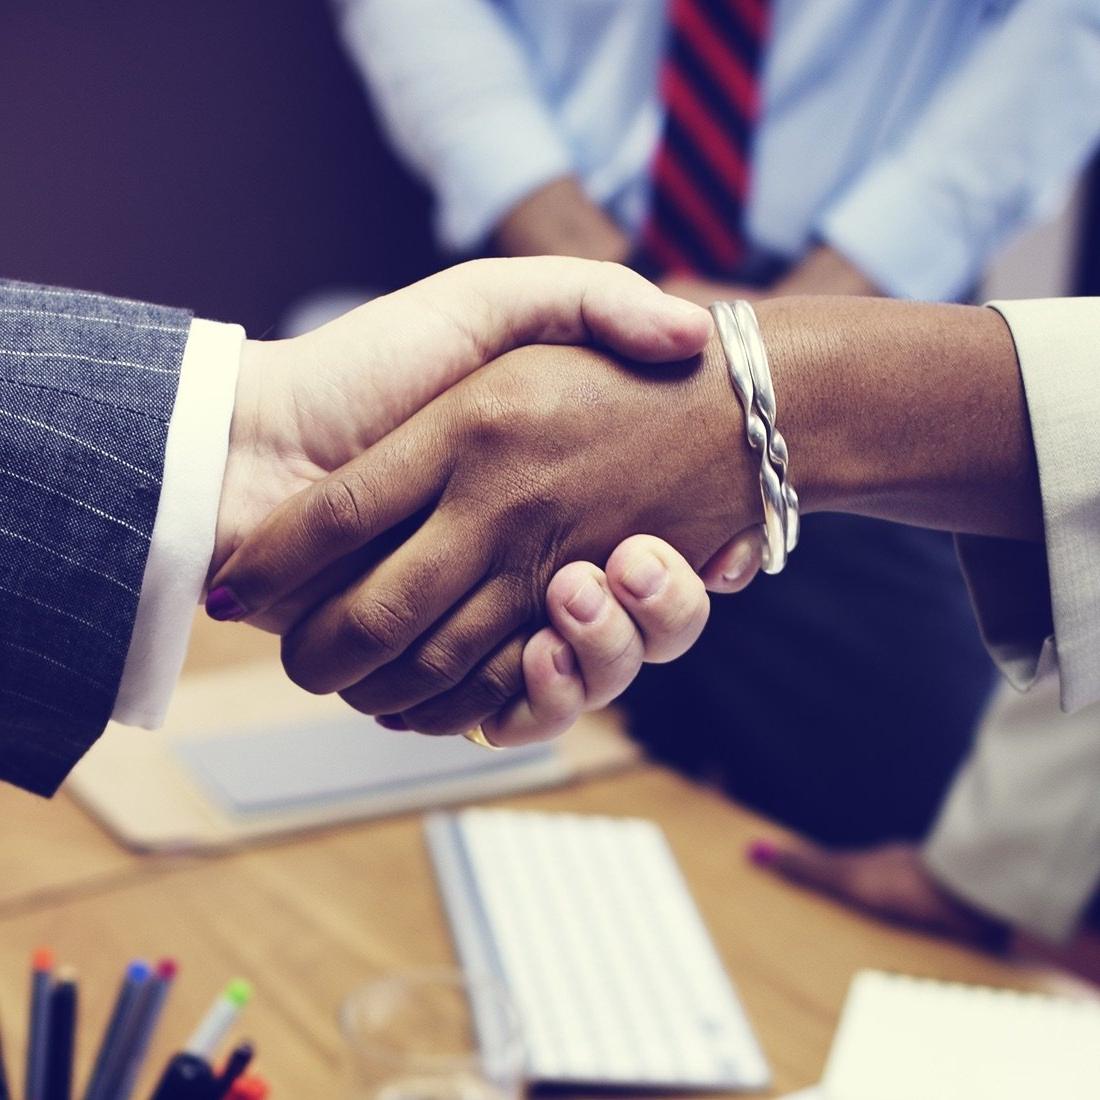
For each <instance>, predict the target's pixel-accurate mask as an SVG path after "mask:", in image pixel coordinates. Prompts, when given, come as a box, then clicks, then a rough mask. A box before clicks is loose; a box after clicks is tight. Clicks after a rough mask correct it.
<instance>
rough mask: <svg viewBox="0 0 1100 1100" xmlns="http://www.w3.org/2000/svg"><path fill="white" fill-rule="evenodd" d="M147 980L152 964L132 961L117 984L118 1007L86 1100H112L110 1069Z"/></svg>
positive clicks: (102, 1045) (110, 1022) (113, 1011)
mask: <svg viewBox="0 0 1100 1100" xmlns="http://www.w3.org/2000/svg"><path fill="white" fill-rule="evenodd" d="M148 980H149V967H148V965H147V964H146V963H143V962H141V960H137V961H135V962H132V963H130V965H129V966H128V967H127V968H126V973H125V974H124V975H123V978H122V983H121V984H120V985H119V987H118V996H117V997H116V998H115V1007H114V1009H113V1010H112V1012H111V1018H110V1020H109V1021H108V1023H107V1029H106V1031H104V1033H103V1040H102V1042H101V1043H100V1046H99V1053H98V1054H97V1055H96V1060H95V1067H94V1068H93V1069H92V1076H91V1079H90V1080H89V1082H88V1088H87V1090H86V1091H85V1093H84V1100H111V1094H110V1093H109V1092H108V1091H107V1089H106V1086H107V1084H108V1081H107V1072H108V1070H109V1069H110V1068H111V1066H112V1063H113V1062H114V1060H115V1059H116V1058H117V1051H118V1047H119V1043H120V1042H121V1041H122V1039H123V1037H124V1036H125V1034H126V1031H127V1028H128V1027H129V1025H130V1020H131V1013H132V1012H133V1010H134V1006H135V1005H136V1003H137V1000H138V994H139V993H140V992H141V989H142V986H144V985H145V983H146V982H147V981H148Z"/></svg>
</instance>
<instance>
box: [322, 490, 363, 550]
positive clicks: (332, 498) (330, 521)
mask: <svg viewBox="0 0 1100 1100" xmlns="http://www.w3.org/2000/svg"><path fill="white" fill-rule="evenodd" d="M368 500H369V495H368V493H367V490H366V486H365V485H364V483H363V482H362V480H361V479H358V478H355V477H354V475H352V474H350V473H348V474H344V475H342V476H340V477H335V478H328V479H326V480H325V481H322V482H321V483H320V484H319V485H318V487H317V497H316V503H315V508H316V513H317V522H318V526H319V527H320V528H321V529H322V530H323V531H324V532H325V534H326V537H328V538H332V537H335V538H337V539H338V540H340V541H342V542H354V541H356V540H357V539H358V538H359V537H360V535H361V534H362V533H363V532H364V531H366V530H369V526H370V524H369V518H370V507H369V504H368Z"/></svg>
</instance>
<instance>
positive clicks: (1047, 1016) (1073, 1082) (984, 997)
mask: <svg viewBox="0 0 1100 1100" xmlns="http://www.w3.org/2000/svg"><path fill="white" fill-rule="evenodd" d="M821 1095H822V1096H823V1098H824V1100H932V1098H934V1100H1035V1098H1036V1097H1052V1098H1054V1097H1057V1100H1097V1098H1098V1097H1100V1001H1096V1000H1073V999H1070V998H1068V997H1054V996H1049V995H1045V994H1041V993H1019V992H1015V991H1012V990H1005V989H988V988H985V987H982V986H970V985H958V984H954V983H947V982H937V981H931V980H928V979H923V978H910V977H905V976H903V975H900V974H886V973H883V972H881V971H876V970H864V971H861V972H860V973H859V974H857V975H856V977H855V978H854V980H853V981H852V986H851V989H850V990H849V992H848V999H847V1001H846V1002H845V1005H844V1011H843V1014H842V1016H841V1020H840V1027H839V1028H838V1030H837V1034H836V1038H835V1039H834V1041H833V1047H832V1051H831V1053H830V1055H829V1060H828V1063H827V1065H826V1068H825V1077H824V1080H823V1081H822V1084H821Z"/></svg>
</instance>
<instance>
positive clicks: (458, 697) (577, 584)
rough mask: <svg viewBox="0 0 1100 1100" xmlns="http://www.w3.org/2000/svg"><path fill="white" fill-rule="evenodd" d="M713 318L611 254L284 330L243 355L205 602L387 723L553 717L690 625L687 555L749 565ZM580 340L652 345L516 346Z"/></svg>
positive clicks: (523, 728)
mask: <svg viewBox="0 0 1100 1100" xmlns="http://www.w3.org/2000/svg"><path fill="white" fill-rule="evenodd" d="M709 333H710V325H709V318H708V317H707V315H706V314H705V312H703V311H701V310H697V309H695V308H693V307H690V306H688V305H686V304H685V303H682V302H678V301H677V300H675V299H670V298H668V297H666V296H664V295H662V294H661V293H660V292H659V291H658V290H656V288H654V287H652V286H650V285H649V284H647V283H645V281H644V280H641V279H640V278H639V277H637V276H635V275H634V274H633V273H630V272H628V271H626V270H625V269H622V268H618V267H614V266H612V265H604V264H593V263H587V262H585V261H576V260H561V259H541V260H510V261H481V262H478V263H475V264H471V265H462V266H460V267H458V268H454V269H451V270H450V271H448V272H445V273H443V274H442V275H440V276H436V277H434V279H429V280H425V281H424V282H423V283H420V284H416V285H415V286H414V287H410V288H407V289H406V290H405V291H401V292H398V294H395V295H391V296H389V297H388V298H385V299H380V300H378V301H377V302H374V303H371V304H370V305H368V306H365V307H362V308H361V309H360V310H357V311H355V312H354V313H352V314H350V315H348V317H346V318H343V319H341V320H340V321H338V322H335V323H334V324H333V325H331V326H326V327H325V328H323V329H320V330H318V331H317V332H316V333H314V334H310V335H309V336H308V337H304V338H299V340H298V341H291V342H288V345H287V346H279V345H276V348H277V351H276V352H275V354H274V355H272V354H270V353H268V354H267V356H266V361H265V362H264V363H263V365H262V367H263V373H262V375H261V374H260V373H259V365H258V364H257V363H255V362H254V361H250V360H249V359H247V358H246V362H245V365H244V367H243V368H242V385H241V389H240V390H239V394H238V413H237V414H236V416H235V422H234V437H235V440H234V445H233V446H232V447H231V456H232V458H231V463H230V470H229V471H228V473H227V494H226V501H227V503H226V504H225V505H224V506H223V514H224V515H225V523H224V524H221V525H219V552H218V553H217V554H216V556H215V564H216V565H218V566H220V567H219V568H218V569H217V575H216V576H215V577H214V580H213V583H212V592H211V604H212V605H214V609H215V610H219V609H220V610H222V611H224V609H226V608H227V607H228V608H229V609H230V610H231V612H232V615H231V617H236V618H247V619H248V620H249V621H252V622H255V623H257V624H258V625H263V626H266V627H268V628H270V629H276V630H278V631H279V632H280V633H282V634H283V635H284V642H283V661H284V665H285V667H286V669H287V672H288V673H289V675H290V676H291V678H292V679H293V680H294V681H295V682H296V683H298V684H300V685H301V686H302V687H304V688H306V689H307V690H310V691H314V692H334V691H335V692H339V693H340V695H341V696H342V697H343V698H344V699H345V700H346V701H347V702H348V703H350V704H351V705H352V706H353V707H355V708H356V709H359V710H362V711H364V712H367V713H371V714H377V715H381V716H383V721H385V722H386V723H387V724H390V725H392V726H397V727H408V728H413V729H417V730H421V731H424V732H431V733H453V732H457V731H461V730H463V729H466V728H469V727H470V726H472V725H475V724H477V723H482V724H484V725H485V728H486V732H487V733H488V734H489V736H490V737H491V739H492V740H494V741H495V742H497V743H500V744H511V743H519V742H521V741H526V740H531V739H533V738H537V737H543V736H548V735H551V734H553V733H557V732H559V731H560V730H561V729H562V728H564V727H565V726H567V725H569V724H571V722H572V721H573V720H574V718H575V717H576V714H577V713H578V712H579V711H580V710H581V709H584V708H587V707H594V706H601V705H604V704H606V703H607V702H608V701H610V699H611V698H613V697H614V696H615V695H617V694H619V693H620V692H621V691H622V690H623V689H624V688H625V687H626V686H627V684H628V683H629V680H630V679H632V678H633V676H634V675H635V673H636V672H637V670H638V667H639V666H640V663H641V661H642V660H643V659H645V660H667V659H671V658H672V657H674V656H677V655H679V653H681V652H683V651H684V650H685V649H686V648H687V647H688V646H690V644H691V643H692V642H693V641H694V640H695V638H696V637H697V636H698V633H699V632H700V631H701V629H702V626H703V623H704V622H705V618H706V612H707V601H706V596H705V593H704V591H703V585H702V582H701V581H700V580H699V578H698V577H697V575H696V573H695V571H694V569H693V568H692V567H695V569H705V570H706V572H707V575H708V577H710V578H711V580H712V582H713V586H715V587H727V588H734V587H738V586H739V585H740V584H741V583H743V580H744V579H747V577H748V576H749V575H751V572H752V567H753V565H754V564H755V563H754V561H753V560H752V556H751V554H748V555H746V553H745V548H744V546H741V547H738V548H737V549H735V550H731V549H730V548H729V547H728V546H727V545H726V544H727V539H728V537H729V535H730V533H731V532H732V531H737V530H740V529H741V528H743V527H748V526H749V525H750V524H751V522H752V519H753V515H752V510H751V507H750V506H749V505H747V504H746V501H745V499H744V498H745V493H744V489H743V486H744V484H745V482H746V479H747V478H748V472H747V462H748V460H747V456H746V454H745V453H744V448H743V447H739V446H738V432H739V430H740V419H739V413H738V411H737V409H736V402H735V401H734V400H733V398H732V394H731V392H730V388H729V383H728V381H727V380H726V378H725V372H724V369H723V368H722V366H721V363H720V362H717V361H715V354H714V352H713V351H711V352H704V353H703V354H701V355H700V354H698V353H699V352H700V350H701V349H702V348H703V346H704V344H705V343H706V341H707V338H708V336H709ZM582 340H597V341H601V342H602V343H603V344H604V345H605V346H606V347H608V348H609V349H612V350H614V351H617V352H619V353H622V354H623V355H626V356H630V357H632V358H633V359H635V360H647V361H650V362H652V361H655V360H656V361H663V362H662V365H660V366H643V365H641V364H640V363H639V362H631V363H624V362H622V361H619V360H617V359H614V358H611V357H609V356H607V355H605V354H602V353H600V352H597V351H595V350H592V349H590V348H576V347H571V346H566V347H551V346H545V345H536V346H531V347H524V348H522V349H521V350H515V351H511V352H510V353H507V352H508V350H509V348H513V347H516V346H517V345H523V344H528V343H533V342H538V341H545V342H549V341H557V342H563V343H566V344H570V343H573V342H577V341H582ZM303 342H304V343H303ZM502 353H507V354H502ZM261 358H262V357H261ZM670 360H671V361H672V362H668V361H670ZM477 368H480V369H477ZM261 378H262V385H260V384H259V380H260V379H261ZM437 395H438V396H437ZM421 405H423V406H424V407H423V408H421V409H420V411H415V410H416V409H417V408H418V407H419V406H421ZM410 414H413V415H410ZM273 467H274V469H275V470H276V471H278V473H277V475H276V477H275V478H274V479H273V478H272V475H271V472H270V471H271V469H272V468H273ZM287 498H289V499H287ZM234 501H235V502H237V503H236V504H234V503H233V502H234ZM279 501H282V503H279ZM265 517H266V518H265ZM636 532H645V535H642V536H637V537H634V538H630V536H631V535H634V534H635V533H636ZM624 540H625V541H624ZM665 540H667V541H665ZM673 546H675V547H676V548H677V549H678V550H679V551H682V555H681V554H680V553H677V551H676V550H673V549H672V547H673ZM724 547H725V549H723V548H724ZM569 563H572V564H569ZM602 563H606V571H605V570H604V569H601V568H600V567H599V564H602ZM731 563H737V564H738V566H739V568H737V569H735V571H734V573H731V570H730V565H731ZM723 575H725V576H726V580H724V581H723V580H722V579H721V578H722V576H723ZM223 617H228V616H223ZM547 624H548V625H547Z"/></svg>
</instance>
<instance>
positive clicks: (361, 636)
mask: <svg viewBox="0 0 1100 1100" xmlns="http://www.w3.org/2000/svg"><path fill="white" fill-rule="evenodd" d="M408 621H409V616H408V614H407V613H403V612H402V609H400V608H398V607H396V606H392V605H391V604H390V603H388V602H387V601H386V600H384V599H381V598H379V597H375V598H374V599H373V600H371V601H370V602H369V603H357V604H353V605H352V606H351V607H350V608H349V609H348V611H347V614H346V617H345V620H344V626H343V634H344V640H345V641H346V642H347V643H348V644H350V645H352V646H354V647H355V649H356V650H358V651H359V652H360V653H362V654H363V655H365V656H366V657H368V658H371V659H376V660H377V659H382V660H385V659H387V658H390V657H393V656H396V655H397V654H398V653H399V652H401V649H402V646H401V640H402V637H403V634H404V630H405V624H406V623H407V622H408Z"/></svg>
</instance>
